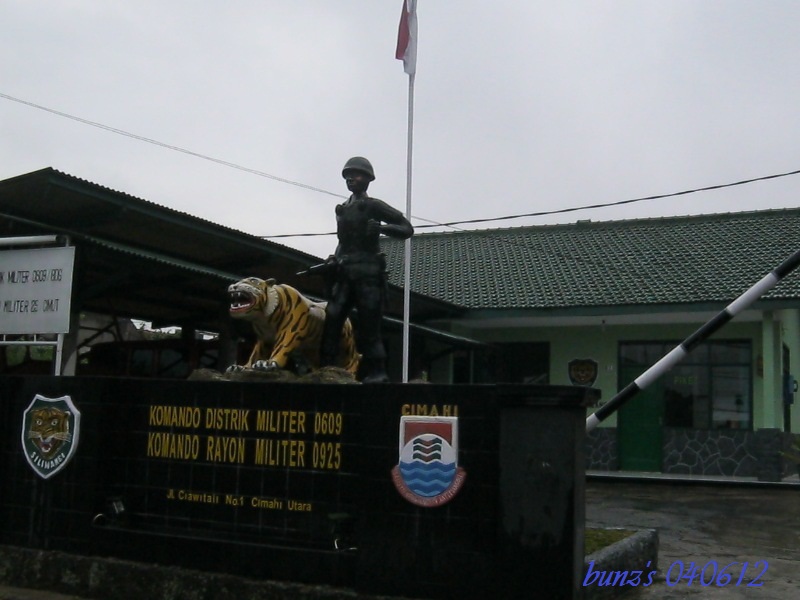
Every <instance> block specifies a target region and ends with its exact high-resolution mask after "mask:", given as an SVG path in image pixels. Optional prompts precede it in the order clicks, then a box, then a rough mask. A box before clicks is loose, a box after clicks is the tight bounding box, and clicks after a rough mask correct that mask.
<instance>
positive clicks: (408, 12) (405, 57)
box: [394, 0, 417, 75]
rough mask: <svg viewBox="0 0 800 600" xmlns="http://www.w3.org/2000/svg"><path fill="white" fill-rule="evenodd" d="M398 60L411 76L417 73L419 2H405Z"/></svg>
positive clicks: (399, 36) (398, 38)
mask: <svg viewBox="0 0 800 600" xmlns="http://www.w3.org/2000/svg"><path fill="white" fill-rule="evenodd" d="M394 56H395V58H396V59H397V60H402V61H403V70H404V71H405V72H406V73H408V74H409V75H413V74H414V73H416V71H417V0H403V12H402V13H400V27H399V28H398V30H397V51H396V52H395V54H394Z"/></svg>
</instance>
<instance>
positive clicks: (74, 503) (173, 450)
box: [0, 377, 591, 599]
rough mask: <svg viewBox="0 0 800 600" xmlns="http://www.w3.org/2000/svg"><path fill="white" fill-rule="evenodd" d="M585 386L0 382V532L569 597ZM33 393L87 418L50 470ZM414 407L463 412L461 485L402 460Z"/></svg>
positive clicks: (242, 566)
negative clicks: (408, 479) (35, 456)
mask: <svg viewBox="0 0 800 600" xmlns="http://www.w3.org/2000/svg"><path fill="white" fill-rule="evenodd" d="M590 393H591V391H590V390H586V389H585V388H578V387H557V386H492V385H487V386H440V385H426V384H419V385H414V384H406V385H392V384H389V385H376V386H365V385H321V384H320V385H318V384H297V383H270V384H264V383H234V382H194V381H192V382H187V381H174V382H164V381H152V380H144V379H115V378H80V377H76V378H65V377H62V378H57V377H0V428H2V438H1V439H0V444H2V446H1V447H0V448H1V450H2V455H1V456H0V478H1V480H2V485H3V490H2V494H0V542H2V543H4V544H9V545H17V546H24V547H28V548H41V549H49V550H62V551H67V552H73V553H78V554H85V555H100V556H114V557H119V558H126V559H133V560H144V561H148V562H157V563H160V564H165V565H176V566H185V567H190V568H195V569H205V570H213V571H217V572H226V573H232V574H237V575H244V576H247V577H253V578H263V579H276V580H291V581H299V582H308V583H321V584H330V585H339V586H346V587H352V588H355V589H357V590H361V591H367V592H376V593H382V594H394V595H406V596H414V597H430V598H456V597H457V598H487V597H498V598H517V597H525V598H548V599H555V598H577V597H580V576H581V573H582V564H583V502H584V479H583V465H584V458H583V451H584V449H583V447H584V444H583V434H584V416H585V410H584V408H583V407H584V406H585V405H586V403H587V402H588V401H589V396H590ZM37 395H39V396H43V397H46V398H60V397H64V396H69V397H70V399H71V401H72V403H73V404H74V405H75V407H76V408H77V409H78V410H79V411H80V414H81V417H80V427H79V431H78V443H77V447H76V448H75V453H74V456H73V457H72V458H71V460H70V462H69V463H68V464H66V466H65V467H63V468H62V469H61V470H60V471H58V472H56V473H55V474H53V475H52V476H49V477H48V478H46V479H44V478H42V477H41V476H40V475H38V474H37V473H36V472H35V470H34V468H32V466H31V465H30V464H29V462H28V461H27V460H26V458H25V455H24V453H23V452H24V446H23V435H24V432H23V429H24V427H23V420H24V416H25V411H26V409H27V408H28V407H29V405H31V402H32V401H33V399H34V398H35V397H36V396H37ZM413 415H418V416H439V417H457V420H455V421H454V422H455V423H456V429H457V444H455V445H456V448H455V450H456V454H457V462H458V467H459V469H460V471H459V474H460V475H459V481H460V484H461V485H460V488H458V486H455V487H454V488H453V489H452V490H450V491H449V492H447V493H445V494H442V495H440V496H434V497H432V498H430V499H423V502H427V503H428V504H429V505H428V506H420V505H418V504H415V503H412V502H411V501H409V499H408V498H407V495H404V494H403V493H401V490H400V489H399V488H398V487H397V486H396V485H395V480H396V479H397V473H396V472H394V473H393V470H395V467H397V465H398V462H399V460H400V449H401V439H400V435H401V429H400V428H401V417H402V416H413ZM451 422H453V420H450V421H448V423H451ZM448 426H449V425H448ZM409 427H410V425H409ZM454 443H455V442H454ZM395 471H396V470H395ZM406 494H407V492H406ZM445 500H446V501H445ZM115 507H116V509H115ZM120 510H121V512H120Z"/></svg>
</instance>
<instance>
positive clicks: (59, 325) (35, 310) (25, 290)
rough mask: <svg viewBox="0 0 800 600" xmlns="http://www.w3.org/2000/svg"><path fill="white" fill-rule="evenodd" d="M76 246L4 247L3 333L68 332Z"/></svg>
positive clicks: (0, 272)
mask: <svg viewBox="0 0 800 600" xmlns="http://www.w3.org/2000/svg"><path fill="white" fill-rule="evenodd" d="M74 262H75V248H74V247H72V246H70V247H66V248H37V249H31V250H2V251H0V333H67V332H68V331H69V312H70V300H71V295H72V267H73V264H74Z"/></svg>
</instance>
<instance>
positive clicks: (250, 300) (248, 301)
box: [229, 291, 256, 313]
mask: <svg viewBox="0 0 800 600" xmlns="http://www.w3.org/2000/svg"><path fill="white" fill-rule="evenodd" d="M255 303H256V300H255V298H254V297H253V295H252V294H248V293H247V292H241V291H235V292H231V293H230V309H229V310H230V312H232V313H239V312H246V311H248V310H250V309H251V308H253V306H254V305H255Z"/></svg>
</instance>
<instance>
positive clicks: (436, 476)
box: [392, 416, 467, 507]
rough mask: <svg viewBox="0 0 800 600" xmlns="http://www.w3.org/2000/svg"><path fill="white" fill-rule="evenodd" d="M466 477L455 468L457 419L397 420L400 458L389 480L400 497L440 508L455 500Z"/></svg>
mask: <svg viewBox="0 0 800 600" xmlns="http://www.w3.org/2000/svg"><path fill="white" fill-rule="evenodd" d="M466 475H467V474H466V471H464V469H462V468H461V467H459V466H458V417H424V416H405V417H400V458H399V461H398V464H397V466H395V467H394V468H393V469H392V481H393V482H394V485H395V487H396V488H397V491H398V492H400V495H401V496H403V498H405V499H406V500H408V501H409V502H411V503H412V504H416V505H417V506H423V507H435V506H441V505H443V504H446V503H447V502H450V500H452V499H453V497H455V495H456V494H457V493H458V492H459V490H460V489H461V486H462V485H463V484H464V478H465V477H466Z"/></svg>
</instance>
